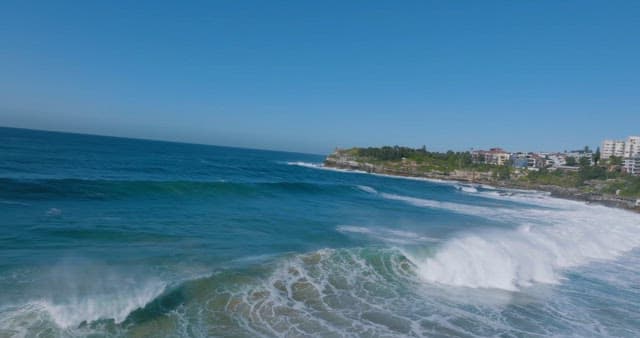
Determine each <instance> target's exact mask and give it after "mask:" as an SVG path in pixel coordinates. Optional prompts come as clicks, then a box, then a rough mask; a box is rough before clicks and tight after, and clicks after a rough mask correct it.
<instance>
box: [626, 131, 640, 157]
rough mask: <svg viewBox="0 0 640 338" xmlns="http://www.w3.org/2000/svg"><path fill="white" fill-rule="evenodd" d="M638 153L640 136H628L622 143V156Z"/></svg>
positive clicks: (631, 155) (633, 155) (634, 155)
mask: <svg viewBox="0 0 640 338" xmlns="http://www.w3.org/2000/svg"><path fill="white" fill-rule="evenodd" d="M637 155H640V136H629V137H627V141H626V142H625V143H624V155H623V157H624V158H631V157H636V156H637Z"/></svg>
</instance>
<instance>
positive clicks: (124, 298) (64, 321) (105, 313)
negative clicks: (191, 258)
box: [38, 282, 165, 328]
mask: <svg viewBox="0 0 640 338" xmlns="http://www.w3.org/2000/svg"><path fill="white" fill-rule="evenodd" d="M164 289H165V284H163V283H160V282H154V283H148V284H147V285H144V286H141V287H137V288H124V289H120V290H119V291H117V292H115V293H114V292H110V293H108V294H97V295H91V296H87V297H74V298H70V299H68V300H66V301H64V302H54V301H51V300H42V301H40V302H38V304H39V305H40V306H42V308H43V309H44V310H45V311H46V312H47V313H48V314H49V315H50V316H51V319H52V320H53V321H54V322H55V323H56V325H58V326H59V327H61V328H68V327H75V326H78V325H79V324H81V323H82V322H87V323H90V322H93V321H96V320H99V319H113V320H114V321H115V322H116V323H121V322H122V321H124V320H125V319H126V318H127V316H128V315H129V314H130V313H131V312H132V311H134V310H136V309H138V308H142V307H144V306H145V305H146V304H148V303H149V302H150V301H152V300H153V299H154V298H156V297H158V296H159V295H160V294H162V292H164Z"/></svg>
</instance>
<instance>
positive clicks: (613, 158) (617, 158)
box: [609, 156, 622, 165]
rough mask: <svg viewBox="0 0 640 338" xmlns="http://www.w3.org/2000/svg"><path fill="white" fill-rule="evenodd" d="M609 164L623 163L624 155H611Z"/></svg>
mask: <svg viewBox="0 0 640 338" xmlns="http://www.w3.org/2000/svg"><path fill="white" fill-rule="evenodd" d="M609 164H611V165H622V157H620V156H611V157H609Z"/></svg>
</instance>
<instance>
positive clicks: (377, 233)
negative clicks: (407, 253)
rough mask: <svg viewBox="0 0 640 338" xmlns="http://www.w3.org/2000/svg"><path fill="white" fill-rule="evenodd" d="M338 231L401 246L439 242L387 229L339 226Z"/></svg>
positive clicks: (412, 233)
mask: <svg viewBox="0 0 640 338" xmlns="http://www.w3.org/2000/svg"><path fill="white" fill-rule="evenodd" d="M336 230H337V231H339V232H342V233H352V234H359V235H365V236H367V237H369V238H373V239H375V240H378V241H381V242H387V243H393V244H401V245H402V244H405V245H406V244H417V243H424V242H435V241H438V239H436V238H432V237H428V236H422V235H420V234H418V233H415V232H412V231H407V230H399V229H389V228H385V227H362V226H353V225H341V226H338V227H337V228H336Z"/></svg>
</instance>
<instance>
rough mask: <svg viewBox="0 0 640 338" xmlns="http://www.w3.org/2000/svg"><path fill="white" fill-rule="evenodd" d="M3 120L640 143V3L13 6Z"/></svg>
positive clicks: (152, 130) (575, 144)
mask: <svg viewBox="0 0 640 338" xmlns="http://www.w3.org/2000/svg"><path fill="white" fill-rule="evenodd" d="M0 125H3V126H16V127H25V128H35V129H48V130H64V131H75V132H84V133H97V134H107V135H117V136H132V137H141V138H156V139H166V140H181V141H189V142H198V143H209V144H219V145H233V146H242V147H253V148H267V149H281V150H292V151H303V152H314V153H326V152H328V151H330V150H332V149H333V148H334V147H336V146H340V147H346V146H367V145H383V144H399V145H409V146H421V145H423V144H424V145H426V146H427V148H429V149H433V150H446V149H454V150H465V149H469V148H471V147H474V148H488V147H492V146H502V147H504V148H506V149H508V150H565V149H571V148H579V147H582V146H584V145H585V144H588V145H590V146H596V145H597V144H598V143H599V142H600V141H601V140H602V139H603V138H623V137H626V136H627V135H631V134H640V1H604V0H603V1H585V0H580V1H557V0H553V1H511V0H506V1H370V0H369V1H235V0H234V1H231V0H230V1H202V2H188V3H187V2H186V1H176V2H172V3H169V2H165V1H126V2H121V3H120V2H116V1H73V2H66V1H42V2H34V1H10V0H4V1H1V2H0Z"/></svg>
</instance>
